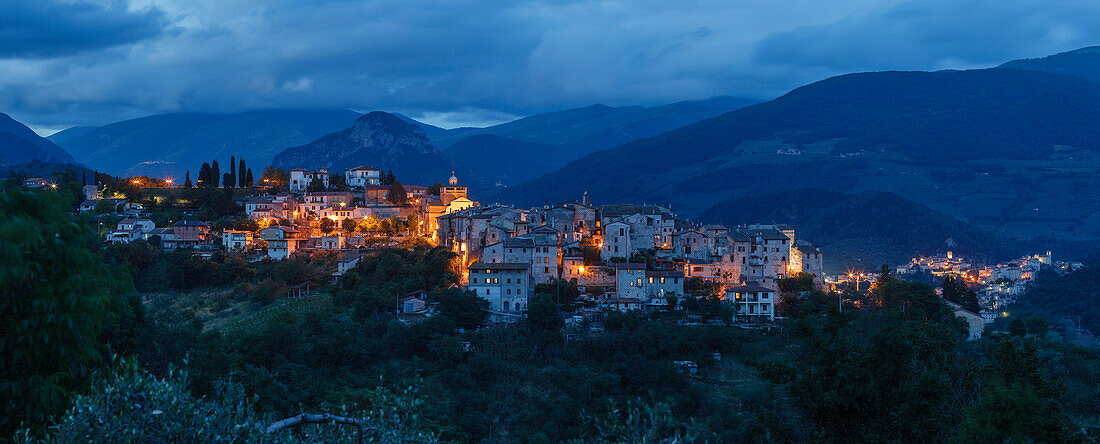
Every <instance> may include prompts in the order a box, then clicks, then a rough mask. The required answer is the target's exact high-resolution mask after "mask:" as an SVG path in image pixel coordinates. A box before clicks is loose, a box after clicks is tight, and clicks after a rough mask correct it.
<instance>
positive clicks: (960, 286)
mask: <svg viewBox="0 0 1100 444" xmlns="http://www.w3.org/2000/svg"><path fill="white" fill-rule="evenodd" d="M943 298H944V299H947V300H949V301H951V302H954V303H956V304H959V305H961V306H962V308H965V309H967V310H970V311H972V312H974V313H979V312H981V309H982V307H981V305H978V294H977V293H976V292H975V291H974V290H973V289H971V288H970V286H969V285H967V284H966V281H965V280H963V279H962V278H956V277H954V276H951V275H948V276H945V277H944V278H943Z"/></svg>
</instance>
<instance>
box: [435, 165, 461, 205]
mask: <svg viewBox="0 0 1100 444" xmlns="http://www.w3.org/2000/svg"><path fill="white" fill-rule="evenodd" d="M466 193H467V190H466V187H463V186H459V185H458V177H456V176H455V172H454V171H451V178H450V179H447V186H445V187H439V199H440V200H442V201H443V205H448V204H450V203H451V201H453V200H456V199H466V198H467V197H466Z"/></svg>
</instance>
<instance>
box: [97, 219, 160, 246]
mask: <svg viewBox="0 0 1100 444" xmlns="http://www.w3.org/2000/svg"><path fill="white" fill-rule="evenodd" d="M156 228H157V226H156V224H154V223H153V221H151V220H149V219H123V220H120V221H119V222H118V225H117V227H116V228H115V229H113V230H109V231H107V241H108V242H111V243H129V242H133V241H135V240H138V239H148V238H149V234H150V233H152V232H153V230H154V229H156Z"/></svg>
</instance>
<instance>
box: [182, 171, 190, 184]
mask: <svg viewBox="0 0 1100 444" xmlns="http://www.w3.org/2000/svg"><path fill="white" fill-rule="evenodd" d="M191 186H192V185H191V170H187V172H186V173H184V174H183V187H184V188H191Z"/></svg>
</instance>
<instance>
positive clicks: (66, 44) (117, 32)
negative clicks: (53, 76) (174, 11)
mask: <svg viewBox="0 0 1100 444" xmlns="http://www.w3.org/2000/svg"><path fill="white" fill-rule="evenodd" d="M166 26H168V21H167V20H166V19H165V17H164V14H163V13H162V12H161V11H160V10H158V9H156V8H147V9H144V10H140V11H129V10H128V5H127V3H126V2H124V1H113V2H111V3H108V4H96V3H90V2H86V1H77V2H64V1H55V0H5V1H4V2H3V5H2V6H0V42H3V44H0V58H48V57H58V56H65V55H71V54H76V53H79V52H83V51H90V50H98V49H104V48H110V47H114V46H118V45H125V44H129V43H134V42H137V41H141V40H145V39H149V38H153V37H157V36H159V35H161V34H162V33H163V32H164V30H165V28H166Z"/></svg>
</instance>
